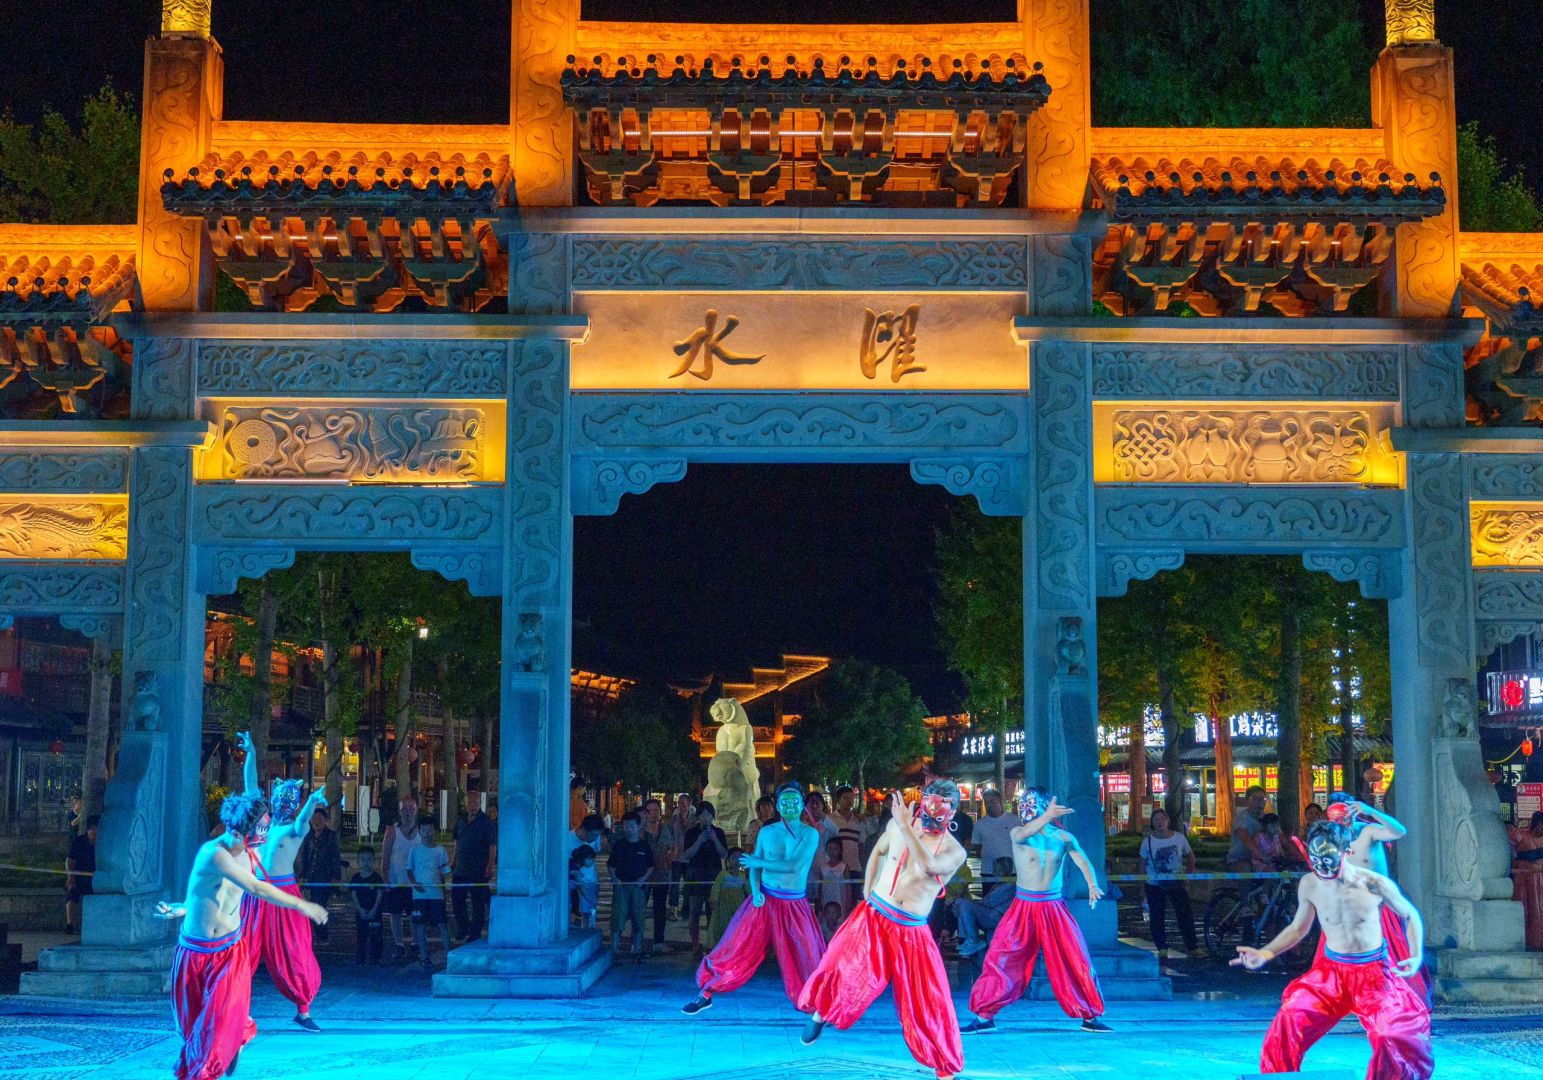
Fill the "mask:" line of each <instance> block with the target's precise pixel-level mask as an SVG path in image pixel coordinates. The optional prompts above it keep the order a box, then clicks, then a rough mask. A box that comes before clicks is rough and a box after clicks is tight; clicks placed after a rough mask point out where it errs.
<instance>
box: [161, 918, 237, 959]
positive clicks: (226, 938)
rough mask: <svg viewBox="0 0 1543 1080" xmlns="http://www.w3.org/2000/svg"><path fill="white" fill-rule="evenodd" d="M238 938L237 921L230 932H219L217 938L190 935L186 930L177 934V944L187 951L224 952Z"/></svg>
mask: <svg viewBox="0 0 1543 1080" xmlns="http://www.w3.org/2000/svg"><path fill="white" fill-rule="evenodd" d="M240 940H241V924H240V923H237V924H236V928H235V929H234V930H232V931H231V932H230V933H228V934H221V935H220V936H219V937H217V938H201V937H192V936H190V935H189V934H188V932H187V931H186V930H184V931H183V932H182V933H181V934H179V935H178V936H177V944H179V945H181V946H182V947H183V948H184V949H188V950H189V951H191V952H196V953H217V952H224V951H225V950H226V949H228V948H230V947H231V946H232V945H234V944H235V943H236V942H238V941H240Z"/></svg>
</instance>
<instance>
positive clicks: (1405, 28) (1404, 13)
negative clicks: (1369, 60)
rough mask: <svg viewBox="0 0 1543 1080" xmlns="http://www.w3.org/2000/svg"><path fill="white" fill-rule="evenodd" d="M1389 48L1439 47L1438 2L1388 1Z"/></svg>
mask: <svg viewBox="0 0 1543 1080" xmlns="http://www.w3.org/2000/svg"><path fill="white" fill-rule="evenodd" d="M1385 12H1386V19H1387V27H1388V47H1389V48H1398V47H1400V46H1404V45H1439V44H1441V42H1440V41H1438V40H1437V39H1436V0H1386V7H1385Z"/></svg>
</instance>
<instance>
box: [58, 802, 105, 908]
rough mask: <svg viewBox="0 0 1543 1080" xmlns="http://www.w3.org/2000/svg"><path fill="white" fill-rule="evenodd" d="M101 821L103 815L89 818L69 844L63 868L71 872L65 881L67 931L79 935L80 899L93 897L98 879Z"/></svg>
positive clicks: (94, 815) (93, 815)
mask: <svg viewBox="0 0 1543 1080" xmlns="http://www.w3.org/2000/svg"><path fill="white" fill-rule="evenodd" d="M101 821H102V816H101V815H100V814H92V815H91V816H90V817H88V818H87V819H86V827H85V830H84V831H83V832H81V833H80V835H78V836H76V837H75V838H74V839H72V840H71V841H70V850H69V853H68V854H67V855H65V857H64V868H65V869H66V870H68V871H70V873H69V875H68V876H66V877H65V879H64V932H65V933H66V934H78V933H80V907H81V898H82V897H84V896H90V895H91V894H92V892H93V891H95V890H94V887H93V885H92V882H93V881H95V880H96V879H95V878H94V877H92V876H91V875H93V874H95V873H96V828H97V825H99V824H100V823H101Z"/></svg>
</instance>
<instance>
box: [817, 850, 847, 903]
mask: <svg viewBox="0 0 1543 1080" xmlns="http://www.w3.org/2000/svg"><path fill="white" fill-rule="evenodd" d="M815 863H816V864H817V865H818V866H819V873H820V889H819V895H818V898H817V900H816V903H817V905H818V907H819V910H821V911H823V910H825V905H826V904H836V905H839V906H840V908H841V912H842V914H843V915H844V914H846V911H847V909H848V908H850V907H851V904H849V903H848V902H847V896H848V892H847V883H846V879H847V877H848V874H847V864H846V854H845V852H844V850H843V845H842V843H841V841H840V840H827V841H825V854H824V855H823V856H821V857H820V858H818V859H816V860H815Z"/></svg>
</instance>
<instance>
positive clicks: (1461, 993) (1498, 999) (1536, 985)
mask: <svg viewBox="0 0 1543 1080" xmlns="http://www.w3.org/2000/svg"><path fill="white" fill-rule="evenodd" d="M1436 1000H1437V1001H1440V1002H1443V1003H1446V1004H1451V1005H1537V1004H1543V981H1540V980H1537V979H1452V978H1438V979H1437V980H1436Z"/></svg>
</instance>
